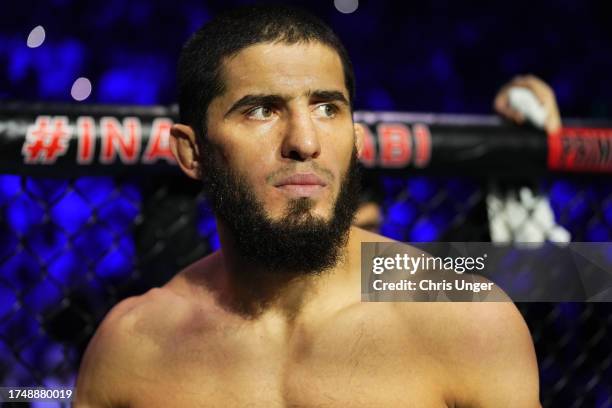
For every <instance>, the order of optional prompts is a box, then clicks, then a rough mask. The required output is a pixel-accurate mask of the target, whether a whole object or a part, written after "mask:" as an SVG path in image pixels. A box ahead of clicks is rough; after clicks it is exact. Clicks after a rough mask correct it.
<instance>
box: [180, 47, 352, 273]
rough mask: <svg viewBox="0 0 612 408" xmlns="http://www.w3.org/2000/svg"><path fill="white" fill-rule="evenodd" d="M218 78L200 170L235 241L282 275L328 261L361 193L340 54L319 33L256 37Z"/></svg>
mask: <svg viewBox="0 0 612 408" xmlns="http://www.w3.org/2000/svg"><path fill="white" fill-rule="evenodd" d="M223 81H224V84H225V87H226V90H225V92H224V93H223V95H221V96H220V97H218V98H216V99H214V100H213V102H212V103H211V105H210V107H209V110H208V116H207V123H208V127H207V136H206V137H205V138H204V140H203V143H202V144H201V147H202V149H203V151H202V152H201V153H200V170H201V177H202V181H203V184H204V191H205V193H206V196H207V197H208V199H209V202H210V204H211V206H212V208H213V211H214V212H215V214H216V216H217V218H218V219H219V220H220V221H221V222H222V223H223V225H224V226H225V227H226V230H227V231H229V232H230V233H231V235H232V242H233V246H234V248H235V250H236V251H237V253H239V254H240V255H241V256H242V258H243V259H244V260H245V261H247V262H248V263H250V264H253V265H259V266H261V267H263V268H265V269H267V270H268V271H271V272H277V273H283V274H285V275H286V274H294V275H295V274H303V273H316V272H320V271H323V270H325V269H329V268H331V267H333V266H334V265H336V264H337V263H338V261H339V260H340V257H341V248H342V247H343V246H344V244H345V243H346V239H347V232H348V230H349V228H350V225H351V221H352V218H353V215H354V212H355V209H356V207H357V201H358V194H359V174H358V171H357V170H358V169H357V154H358V150H359V149H358V147H357V144H356V143H355V141H356V133H355V129H354V127H353V122H352V119H351V112H350V107H349V102H348V92H347V90H346V88H345V86H344V76H343V70H342V65H341V62H340V59H339V57H338V56H337V55H336V53H335V52H334V51H332V50H331V49H329V48H327V47H325V46H323V45H321V44H317V43H314V44H304V45H281V44H259V45H255V46H252V47H249V48H247V49H245V50H243V51H241V52H240V53H238V54H237V55H236V56H234V57H233V58H231V59H229V60H227V61H226V62H225V65H224V69H223ZM179 156H180V155H179Z"/></svg>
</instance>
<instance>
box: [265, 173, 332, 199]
mask: <svg viewBox="0 0 612 408" xmlns="http://www.w3.org/2000/svg"><path fill="white" fill-rule="evenodd" d="M326 185H327V183H325V181H323V179H321V178H320V177H318V176H317V175H315V174H313V173H301V174H294V175H292V176H289V177H286V178H284V179H282V180H281V181H280V182H278V183H277V184H276V185H275V187H276V188H278V189H279V190H281V191H283V193H284V194H287V195H289V196H290V197H311V198H314V197H318V196H320V195H321V194H322V193H323V191H324V189H325V186H326Z"/></svg>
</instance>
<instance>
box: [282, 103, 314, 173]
mask: <svg viewBox="0 0 612 408" xmlns="http://www.w3.org/2000/svg"><path fill="white" fill-rule="evenodd" d="M281 154H282V156H283V158H288V159H291V160H297V161H308V160H311V159H316V158H317V157H319V155H320V154H321V144H320V142H319V135H318V133H317V128H316V126H315V124H314V122H313V120H312V117H311V116H310V111H309V110H308V109H304V111H303V112H293V113H292V114H291V116H290V117H289V119H288V121H287V127H286V129H285V134H284V137H283V142H282V147H281Z"/></svg>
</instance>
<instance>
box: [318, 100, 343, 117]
mask: <svg viewBox="0 0 612 408" xmlns="http://www.w3.org/2000/svg"><path fill="white" fill-rule="evenodd" d="M315 112H316V113H317V115H320V116H322V117H324V118H333V117H334V116H336V113H338V108H337V107H336V106H335V105H332V104H331V103H324V104H322V105H319V106H317V107H316V108H315Z"/></svg>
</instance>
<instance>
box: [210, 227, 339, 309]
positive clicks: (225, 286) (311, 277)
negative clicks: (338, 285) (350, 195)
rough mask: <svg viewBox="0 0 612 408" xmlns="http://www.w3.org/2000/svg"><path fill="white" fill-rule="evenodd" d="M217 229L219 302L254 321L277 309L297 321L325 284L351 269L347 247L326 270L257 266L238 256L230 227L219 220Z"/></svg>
mask: <svg viewBox="0 0 612 408" xmlns="http://www.w3.org/2000/svg"><path fill="white" fill-rule="evenodd" d="M217 227H218V232H219V238H220V241H221V248H222V249H221V251H220V252H221V255H222V259H223V271H222V272H221V273H220V274H219V275H218V276H217V278H216V280H217V283H218V289H219V292H218V293H219V294H220V298H219V300H220V302H221V303H222V304H223V305H224V306H225V307H227V308H229V309H231V310H234V311H236V312H238V313H240V314H242V315H245V316H248V317H251V318H255V317H257V316H259V315H261V314H263V313H265V312H267V311H271V310H275V311H278V312H280V313H281V314H283V315H285V316H287V317H288V318H289V319H294V318H295V317H296V316H297V315H298V314H299V313H300V311H301V310H302V309H303V308H304V307H305V305H306V304H307V303H308V302H309V300H310V299H311V298H312V297H313V296H314V295H315V294H316V293H317V291H318V288H319V287H320V286H321V284H323V283H324V282H326V281H328V280H329V279H331V278H332V277H335V276H339V275H342V273H343V272H346V271H347V270H348V268H347V245H344V246H342V247H341V248H339V249H338V250H339V251H340V252H341V257H340V259H341V260H340V261H339V262H338V263H337V264H336V265H335V266H334V267H332V268H330V269H327V270H324V271H299V272H294V271H283V270H270V269H267V268H266V267H265V266H262V265H253V264H252V263H251V262H249V261H248V260H246V259H244V258H243V257H242V256H241V255H240V253H238V251H237V250H236V248H235V246H234V241H233V237H232V235H231V233H230V232H229V231H228V230H227V228H226V227H225V226H223V224H222V223H221V222H219V221H218V222H217ZM346 233H347V234H349V231H347V232H346Z"/></svg>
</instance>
